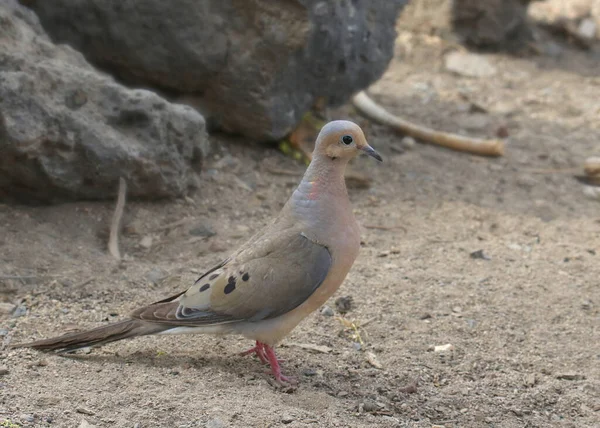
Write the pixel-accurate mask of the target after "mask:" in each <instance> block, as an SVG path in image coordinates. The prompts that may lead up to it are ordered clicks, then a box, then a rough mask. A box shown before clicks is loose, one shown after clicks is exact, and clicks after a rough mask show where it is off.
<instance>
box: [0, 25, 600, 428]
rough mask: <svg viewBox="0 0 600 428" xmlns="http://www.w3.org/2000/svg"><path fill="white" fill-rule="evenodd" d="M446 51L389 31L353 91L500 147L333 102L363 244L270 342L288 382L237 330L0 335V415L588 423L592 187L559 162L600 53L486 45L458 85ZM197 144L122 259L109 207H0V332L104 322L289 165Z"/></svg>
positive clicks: (276, 186)
mask: <svg viewBox="0 0 600 428" xmlns="http://www.w3.org/2000/svg"><path fill="white" fill-rule="evenodd" d="M448 49H449V46H447V45H446V44H445V43H444V42H442V41H440V40H439V39H435V38H428V37H424V36H419V35H411V34H409V33H402V34H400V35H399V40H398V43H397V58H396V60H394V62H393V63H392V65H391V66H390V69H389V71H388V73H386V75H385V76H384V78H383V79H382V80H381V81H380V82H379V83H378V84H377V85H375V86H374V87H373V88H372V89H371V94H372V95H373V97H374V98H375V99H377V100H378V101H379V102H381V103H382V104H384V105H385V106H387V107H388V108H389V109H390V110H392V111H394V112H396V113H398V114H402V115H404V117H406V118H409V119H412V120H415V121H418V122H420V123H424V124H427V125H430V126H434V127H436V128H440V129H444V130H448V131H460V132H464V133H468V134H470V135H475V136H494V134H495V133H496V132H497V131H498V130H500V132H505V131H506V132H508V134H509V143H508V150H507V153H506V156H505V157H503V158H500V159H483V158H478V157H474V156H470V155H466V154H459V153H454V152H450V151H447V150H443V149H439V148H436V147H432V146H428V145H422V144H417V145H416V146H415V147H414V148H412V149H408V150H404V151H403V150H402V146H401V144H400V139H401V137H399V136H398V135H395V134H394V133H393V132H391V131H389V130H388V129H386V128H385V127H382V126H378V125H374V124H370V123H369V122H367V121H365V120H364V119H362V118H360V117H358V116H356V115H354V114H353V113H352V112H351V109H350V108H349V107H346V108H345V109H342V110H341V111H342V112H349V114H350V116H351V117H354V118H355V119H356V120H357V121H359V122H360V123H361V124H363V125H364V126H365V131H366V133H367V135H368V138H369V140H370V142H371V144H372V145H373V146H374V147H375V148H377V149H378V150H379V151H380V152H381V153H382V154H383V155H384V157H385V163H383V164H381V165H378V164H376V163H375V162H373V161H372V160H371V159H363V158H360V159H357V160H356V162H354V164H353V166H352V167H353V169H355V170H358V171H362V172H364V173H365V174H367V175H369V176H370V177H372V178H373V185H372V186H371V188H370V189H362V190H361V189H353V190H351V198H352V200H353V203H354V206H355V211H356V216H357V217H358V219H359V220H360V222H361V223H362V224H363V225H364V226H365V228H364V233H363V241H364V246H363V249H362V252H361V255H360V256H359V260H358V261H357V263H356V265H355V267H354V268H353V270H352V272H351V274H350V275H349V277H348V279H347V280H346V282H345V284H344V285H343V286H342V288H341V289H340V291H339V292H338V294H337V295H336V296H335V297H334V298H332V299H331V301H330V302H329V306H330V307H331V308H332V309H333V311H334V312H335V316H327V315H324V314H321V313H315V314H314V315H312V316H311V317H309V318H308V319H307V320H306V321H305V322H304V323H302V324H301V325H300V326H299V327H298V328H297V329H296V330H295V331H294V332H293V334H292V335H291V336H290V337H288V338H287V339H286V341H285V342H284V343H283V344H282V346H281V347H280V349H279V353H280V355H281V356H282V357H283V358H284V359H285V360H286V362H285V369H286V372H287V373H288V374H291V375H295V376H297V377H298V378H299V379H300V381H301V384H300V387H299V388H298V389H297V390H296V391H295V392H293V393H286V392H283V391H280V390H277V389H276V388H274V387H273V386H272V385H271V384H270V383H269V376H267V375H265V374H263V371H264V368H263V367H261V366H260V364H259V363H258V362H257V361H256V360H254V359H251V358H242V357H239V356H238V355H237V352H238V351H241V350H243V349H245V348H246V347H248V346H250V345H251V344H250V343H249V342H248V341H246V340H243V339H240V338H237V337H226V338H215V337H207V336H180V337H147V338H140V339H136V340H132V341H125V342H120V343H116V344H111V345H109V346H106V347H104V348H101V349H96V350H93V351H92V352H91V353H89V354H85V353H84V354H78V355H76V356H73V357H68V358H65V357H58V356H53V355H44V354H40V353H38V352H35V351H31V350H7V349H6V348H4V349H3V350H2V352H1V354H0V367H1V368H0V370H4V371H3V372H2V373H3V374H2V375H0V426H4V425H2V424H1V422H3V421H11V422H12V423H14V424H17V425H19V426H35V427H43V426H55V427H78V426H85V424H83V425H81V424H82V423H83V422H82V421H86V422H87V423H89V424H90V425H92V426H96V427H131V428H133V427H139V428H147V427H166V426H168V427H211V428H217V427H270V426H272V427H276V426H283V425H286V426H289V427H304V426H314V427H336V426H337V427H346V426H352V427H432V426H433V425H438V426H440V425H441V426H445V427H548V426H559V427H593V426H599V425H600V263H599V262H600V201H597V200H592V199H590V198H587V197H586V196H585V195H584V194H583V185H582V184H581V183H580V182H579V181H577V180H576V179H575V178H574V173H573V172H572V171H568V170H567V171H565V169H568V168H573V167H575V168H577V167H579V166H580V164H581V163H582V162H583V160H584V159H585V158H586V157H588V156H591V155H594V154H595V155H599V154H600V143H599V139H600V130H599V127H600V121H598V118H599V117H600V101H599V100H600V78H599V77H598V69H599V67H600V54H599V53H598V51H597V50H596V51H594V50H592V51H591V52H582V51H578V50H577V49H575V48H571V47H569V46H561V47H560V51H559V52H558V55H555V56H543V55H542V56H532V57H522V58H520V57H514V56H509V55H504V54H490V55H485V56H486V58H488V59H489V60H490V61H491V62H492V63H493V64H494V65H495V66H496V67H497V70H498V72H497V74H496V76H494V77H490V78H466V77H461V76H457V75H454V74H451V73H449V72H447V71H445V70H444V68H443V54H444V53H445V52H446V51H447V50H448ZM553 49H554V48H553ZM553 52H554V53H557V52H556V49H554V51H553ZM331 118H337V117H336V116H334V115H333V113H332V116H331ZM214 140H215V141H217V142H218V143H219V147H218V148H217V149H216V153H217V155H216V156H215V157H214V159H211V160H210V162H209V164H208V165H206V169H205V172H204V173H203V175H202V177H201V182H202V183H203V184H202V188H201V189H200V190H199V191H198V192H197V193H196V194H194V195H191V196H190V199H188V200H182V201H175V202H160V203H137V202H136V203H128V205H127V208H126V209H127V218H126V228H125V231H124V236H123V240H122V250H123V251H124V252H125V253H126V258H125V260H124V261H123V262H121V263H117V262H115V261H114V260H112V259H111V258H110V257H109V256H108V254H107V251H106V234H107V224H108V223H109V221H110V217H111V213H112V209H113V203H77V204H70V205H61V206H54V207H20V206H7V205H0V231H1V232H0V275H4V276H3V277H0V300H3V301H5V302H11V303H13V304H17V305H18V306H19V307H20V308H22V309H17V312H24V314H23V315H22V316H18V317H14V316H11V315H6V314H5V315H4V320H3V321H2V323H1V328H2V331H1V333H2V334H3V336H4V337H3V339H4V345H5V346H6V345H7V344H8V343H10V342H20V341H24V340H29V339H34V338H41V337H47V336H50V335H55V334H58V333H62V332H64V331H67V330H69V329H73V328H75V327H91V326H95V325H99V324H102V323H106V322H109V321H113V320H117V319H120V318H121V317H124V316H126V314H127V313H128V312H129V311H130V310H132V309H134V308H135V307H137V306H140V305H144V304H147V303H149V302H152V301H155V300H157V299H159V298H162V297H165V296H167V295H170V294H172V293H173V292H174V291H176V290H179V289H181V288H185V287H187V286H189V285H190V284H191V283H192V282H193V280H194V279H195V278H196V277H197V275H198V274H199V273H200V272H202V271H203V270H204V269H206V268H208V267H210V266H211V265H213V264H214V263H216V262H218V261H219V260H221V259H222V258H224V257H225V256H226V255H227V254H228V252H229V251H230V250H232V249H234V248H235V247H236V245H238V244H239V243H241V242H242V241H243V240H245V239H246V238H247V237H248V236H249V235H250V234H251V233H252V231H253V230H255V229H256V228H257V227H260V226H262V225H263V224H265V223H266V222H267V220H268V219H269V218H270V217H271V216H272V215H274V214H275V213H276V212H277V211H278V210H279V209H280V207H281V206H282V204H283V203H284V201H285V200H286V198H287V197H288V195H289V194H290V192H291V191H292V189H293V187H294V185H295V184H296V183H297V180H298V178H299V176H300V175H301V174H302V171H303V167H302V166H301V165H298V164H297V163H295V162H294V161H293V160H291V159H289V158H286V157H284V156H283V155H282V154H280V153H279V152H278V151H276V150H275V149H273V148H267V149H265V148H264V147H260V146H258V145H248V144H246V143H245V142H242V141H236V140H233V139H227V138H224V137H216V138H215V139H214ZM273 165H276V166H277V168H280V169H282V168H283V169H286V170H289V171H291V173H290V175H283V176H282V175H275V174H273V173H272V171H273V169H272V167H273ZM294 174H296V175H294ZM212 233H214V235H213V236H208V237H207V236H206V235H211V234H212ZM479 250H483V254H484V256H485V258H474V257H473V256H472V255H471V254H472V253H473V252H476V251H479ZM480 254H481V253H480ZM486 258H487V259H486ZM11 275H14V276H20V278H16V279H15V278H12V279H11V278H7V276H11ZM340 296H351V297H352V299H353V304H352V307H351V309H350V311H349V312H347V313H346V314H344V315H343V317H344V319H345V320H347V321H348V322H354V323H355V324H356V325H358V326H359V328H358V332H359V333H360V338H361V340H362V341H363V344H362V345H361V346H359V345H357V340H358V338H357V337H356V334H355V332H354V331H353V330H352V329H351V328H348V327H344V324H343V323H342V321H341V320H340V318H339V317H340V314H339V312H338V309H337V307H336V305H335V300H336V299H337V298H338V297H340ZM4 306H6V305H4ZM446 344H451V345H452V346H453V348H454V350H453V351H447V352H433V351H432V350H431V347H432V346H436V345H446ZM305 345H310V346H313V345H318V347H319V348H318V350H313V351H311V350H307V349H303V347H304V346H305ZM359 348H360V349H359ZM373 358H375V360H373ZM369 359H370V360H371V362H369ZM373 363H374V364H375V365H380V367H381V368H377V367H375V366H374V365H373ZM6 371H7V372H8V373H6ZM415 385H416V387H415Z"/></svg>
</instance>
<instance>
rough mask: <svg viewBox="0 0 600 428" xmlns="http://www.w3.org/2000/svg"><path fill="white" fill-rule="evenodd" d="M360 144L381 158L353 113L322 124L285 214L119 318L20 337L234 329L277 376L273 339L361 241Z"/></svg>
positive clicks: (108, 338)
mask: <svg viewBox="0 0 600 428" xmlns="http://www.w3.org/2000/svg"><path fill="white" fill-rule="evenodd" d="M360 151H364V152H366V153H367V154H369V155H370V156H373V157H375V158H376V159H378V160H381V157H380V156H379V154H377V152H375V151H374V150H373V149H372V148H371V147H370V146H369V145H368V144H367V142H366V140H365V137H364V135H363V132H362V130H361V129H360V128H359V127H358V126H357V125H356V124H354V123H352V122H348V121H334V122H330V123H328V124H327V125H325V126H324V127H323V129H322V130H321V132H320V133H319V136H318V137H317V141H316V144H315V150H314V152H313V159H312V161H311V164H310V165H309V167H308V169H307V171H306V173H305V175H304V177H303V179H302V181H301V183H300V185H299V186H298V188H297V189H296V190H295V191H294V193H293V195H292V196H291V198H290V199H289V200H288V202H287V203H286V204H285V206H284V207H283V209H282V211H281V212H280V213H279V215H278V216H277V217H276V218H275V219H274V220H273V221H272V222H271V224H269V225H268V226H267V227H265V228H264V229H263V230H261V231H260V232H258V233H256V234H255V235H254V236H253V237H252V238H250V239H249V240H248V241H247V242H246V243H245V244H243V245H242V246H241V247H240V248H239V249H238V250H237V251H236V252H234V253H233V254H232V255H231V256H230V257H228V258H227V259H226V260H224V261H223V262H222V263H220V264H219V265H217V266H215V267H214V268H212V269H210V270H209V271H208V272H206V273H205V274H204V275H202V276H201V277H200V278H199V279H198V280H197V281H196V283H195V284H194V285H192V286H191V287H190V288H189V289H187V290H186V291H184V292H182V293H179V294H177V295H175V296H172V297H169V298H167V299H165V300H162V301H160V302H156V303H153V304H151V305H149V306H146V307H143V308H141V309H138V310H136V311H135V312H133V313H132V314H131V318H130V319H128V320H125V321H122V322H120V323H115V324H111V325H108V326H105V327H99V328H96V329H93V330H88V331H84V332H81V333H72V334H68V335H64V336H60V337H56V338H51V339H45V340H39V341H36V342H31V343H25V344H21V345H16V347H30V348H35V349H40V350H45V351H58V352H64V351H71V350H75V349H79V348H83V347H88V346H98V345H102V344H104V343H108V342H113V341H116V340H121V339H125V338H128V337H135V336H143V335H148V334H157V333H162V334H179V333H217V334H225V333H237V334H242V335H244V336H246V337H248V338H250V339H253V340H256V342H257V345H256V347H255V348H253V349H251V350H250V352H255V353H256V354H257V355H258V357H259V358H261V360H263V361H265V362H269V363H270V364H271V368H272V370H273V373H274V375H275V377H276V378H277V380H278V381H281V382H284V381H287V380H288V379H287V378H286V377H285V376H282V375H281V372H280V369H279V365H278V362H277V359H276V357H275V354H274V351H273V349H272V347H273V346H274V345H276V344H277V343H278V342H279V341H280V340H281V339H282V338H283V337H284V336H285V335H286V334H288V333H289V332H290V331H291V330H292V329H293V328H294V327H295V326H296V325H297V324H298V323H299V322H300V321H301V320H302V319H304V318H305V317H306V316H307V315H308V314H310V313H311V312H313V311H314V310H315V309H317V308H318V307H320V306H321V305H322V304H323V303H325V301H326V300H327V299H328V298H329V297H330V296H331V295H332V294H333V293H334V292H335V291H336V290H337V289H338V288H339V286H340V285H341V284H342V282H343V280H344V278H345V277H346V275H347V273H348V271H349V270H350V268H351V267H352V264H353V263H354V260H355V259H356V256H357V255H358V250H359V246H360V235H359V228H358V225H357V223H356V220H355V219H354V215H353V214H352V207H351V206H350V201H349V199H348V194H347V191H346V186H345V183H344V170H345V167H346V165H347V163H348V161H349V160H350V159H351V158H352V157H354V156H355V155H356V154H357V153H359V152H360Z"/></svg>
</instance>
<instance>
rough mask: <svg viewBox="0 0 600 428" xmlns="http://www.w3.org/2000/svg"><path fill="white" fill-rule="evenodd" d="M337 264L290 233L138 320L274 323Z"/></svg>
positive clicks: (263, 242) (247, 252)
mask: <svg viewBox="0 0 600 428" xmlns="http://www.w3.org/2000/svg"><path fill="white" fill-rule="evenodd" d="M331 263H332V258H331V254H330V253H329V250H328V249H327V248H326V247H325V246H323V245H320V244H318V243H316V242H313V241H311V240H310V239H308V238H307V237H306V236H305V235H304V234H302V233H301V232H299V231H297V230H290V229H288V230H286V231H284V232H282V233H281V234H280V235H278V236H273V235H271V236H270V237H265V238H262V239H259V240H257V242H255V243H254V245H252V246H248V247H246V248H244V249H243V250H242V251H241V252H239V253H237V254H236V255H234V256H233V257H232V258H231V259H230V260H227V261H226V262H224V263H223V264H222V265H220V266H218V267H217V268H216V269H213V270H212V271H210V272H209V273H207V274H205V275H203V276H202V277H201V278H200V279H199V280H198V281H196V283H195V284H194V285H193V286H192V287H190V288H189V289H188V290H187V291H186V292H185V293H184V294H183V295H182V296H181V298H180V299H179V300H178V301H167V302H159V303H156V304H153V305H150V306H147V307H145V308H142V309H139V310H137V311H136V312H134V314H133V315H132V316H133V317H134V318H138V319H141V320H145V321H151V322H155V323H165V324H172V325H181V326H190V327H191V326H206V325H211V324H220V323H229V322H237V321H251V322H252V321H259V320H264V319H269V318H274V317H277V316H279V315H282V314H285V313H287V312H289V311H291V310H292V309H294V308H296V307H297V306H299V305H300V304H302V303H303V302H304V301H305V300H306V299H308V298H309V297H310V296H311V295H312V294H313V293H314V291H315V290H316V289H317V288H318V287H319V286H320V285H321V283H322V282H323V281H324V280H325V277H326V276H327V274H328V272H329V270H330V268H331Z"/></svg>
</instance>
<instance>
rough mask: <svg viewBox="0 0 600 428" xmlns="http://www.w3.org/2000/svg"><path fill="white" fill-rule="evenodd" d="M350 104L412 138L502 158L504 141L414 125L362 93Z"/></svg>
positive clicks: (373, 118)
mask: <svg viewBox="0 0 600 428" xmlns="http://www.w3.org/2000/svg"><path fill="white" fill-rule="evenodd" d="M352 103H353V104H354V106H355V107H356V108H357V109H358V110H359V111H360V112H361V113H363V114H364V115H365V116H366V117H368V118H369V119H371V120H374V121H376V122H378V123H381V124H383V125H387V126H390V127H392V128H394V129H396V130H398V131H400V132H402V133H403V134H406V135H409V136H411V137H413V138H417V139H420V140H423V141H428V142H430V143H433V144H437V145H438V146H442V147H446V148H448V149H452V150H457V151H460V152H468V153H472V154H475V155H481V156H502V155H503V154H504V141H502V140H483V139H480V138H470V137H464V136H461V135H456V134H450V133H446V132H440V131H436V130H434V129H431V128H426V127H424V126H420V125H416V124H414V123H411V122H409V121H407V120H405V119H402V118H400V117H398V116H394V115H393V114H391V113H389V112H388V111H387V110H386V109H384V108H383V107H382V106H380V105H379V104H377V103H376V102H375V101H373V100H372V99H371V98H370V97H369V96H368V95H367V94H366V92H364V91H361V92H359V93H358V94H356V95H355V96H354V97H353V98H352Z"/></svg>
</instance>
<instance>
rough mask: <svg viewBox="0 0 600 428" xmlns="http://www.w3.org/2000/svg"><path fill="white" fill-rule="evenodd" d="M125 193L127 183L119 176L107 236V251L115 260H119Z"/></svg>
mask: <svg viewBox="0 0 600 428" xmlns="http://www.w3.org/2000/svg"><path fill="white" fill-rule="evenodd" d="M125 193H127V183H126V182H125V179H123V177H121V178H119V195H118V197H117V206H116V207H115V213H114V214H113V218H112V222H111V224H110V236H109V238H108V252H109V253H110V255H111V256H113V257H114V258H115V259H116V260H121V253H120V252H119V232H120V230H121V218H122V217H123V209H124V208H125Z"/></svg>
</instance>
